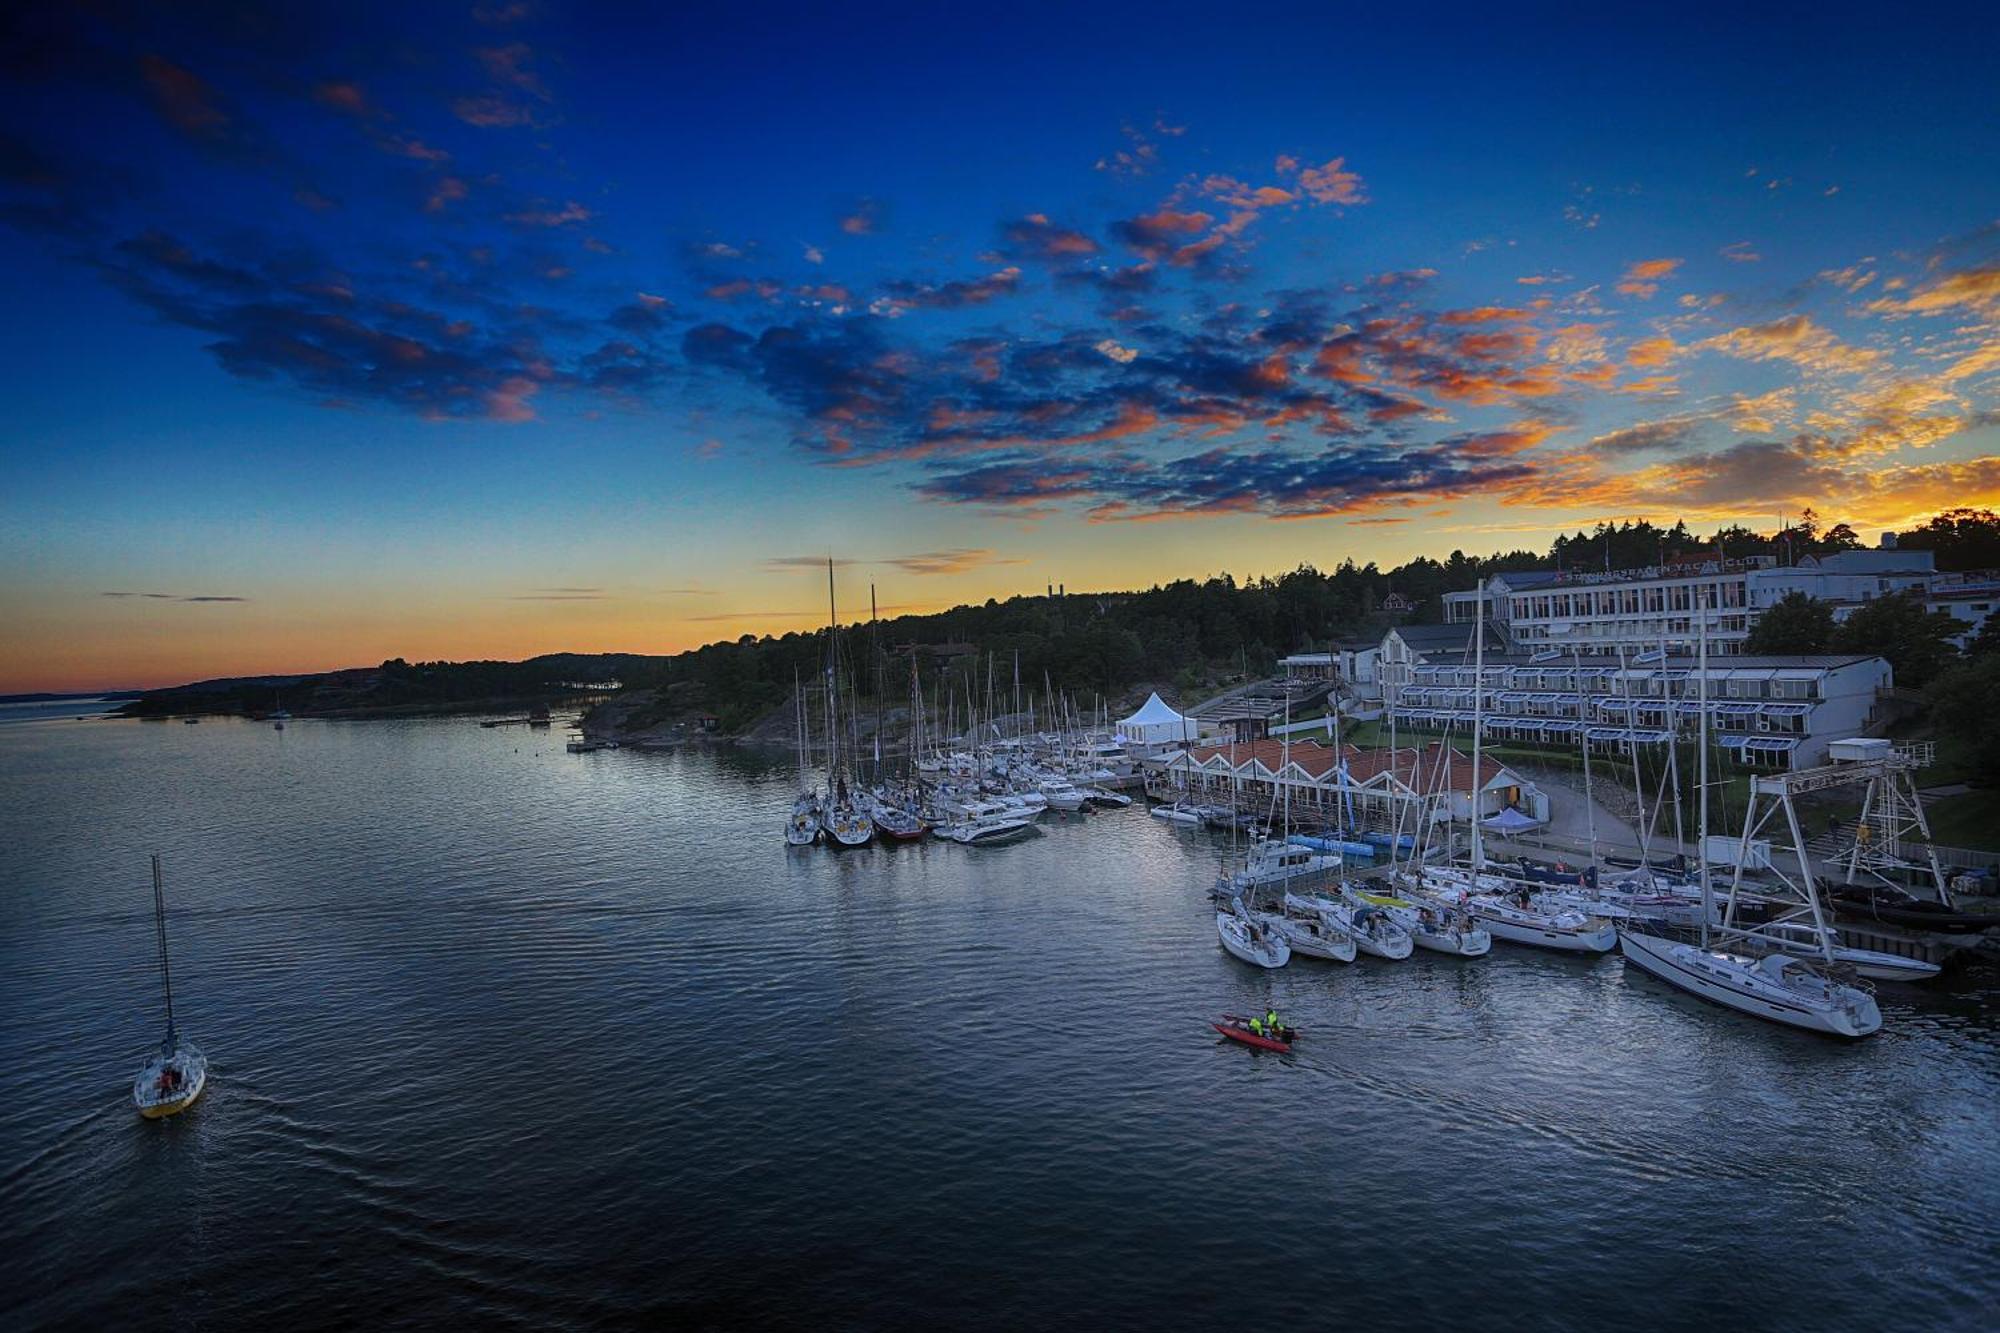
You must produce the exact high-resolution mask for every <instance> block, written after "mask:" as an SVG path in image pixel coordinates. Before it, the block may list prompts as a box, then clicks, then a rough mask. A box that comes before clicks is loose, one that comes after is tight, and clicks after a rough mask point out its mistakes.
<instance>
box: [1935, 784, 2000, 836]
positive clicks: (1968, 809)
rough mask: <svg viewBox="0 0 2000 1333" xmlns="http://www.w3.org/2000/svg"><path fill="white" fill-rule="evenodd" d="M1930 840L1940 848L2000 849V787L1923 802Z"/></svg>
mask: <svg viewBox="0 0 2000 1333" xmlns="http://www.w3.org/2000/svg"><path fill="white" fill-rule="evenodd" d="M1924 815H1925V817H1926V818H1927V819H1929V820H1930V825H1931V841H1932V842H1934V843H1936V844H1938V845H1939V846H1940V847H1970V848H1973V849H1975V850H1977V851H1982V852H2000V790H1994V789H1991V788H1989V789H1986V790H1982V791H1969V792H1966V793H1965V794H1964V795H1962V796H1943V797H1939V798H1938V799H1937V800H1935V801H1927V802H1925V804H1924Z"/></svg>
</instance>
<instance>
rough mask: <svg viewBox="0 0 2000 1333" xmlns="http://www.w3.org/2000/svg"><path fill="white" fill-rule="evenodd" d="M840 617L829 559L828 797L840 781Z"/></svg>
mask: <svg viewBox="0 0 2000 1333" xmlns="http://www.w3.org/2000/svg"><path fill="white" fill-rule="evenodd" d="M839 655H840V615H839V612H837V611H836V610H835V609H834V604H833V557H832V556H828V557H827V558H826V794H827V799H828V802H829V803H831V801H832V799H833V789H834V786H835V784H836V783H838V782H839V780H840V700H839V699H838V698H837V697H836V694H837V688H836V686H837V683H838V681H839V679H840V669H839Z"/></svg>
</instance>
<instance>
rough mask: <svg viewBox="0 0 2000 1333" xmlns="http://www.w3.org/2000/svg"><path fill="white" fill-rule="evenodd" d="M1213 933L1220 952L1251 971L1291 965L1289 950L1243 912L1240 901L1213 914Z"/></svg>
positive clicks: (1287, 945)
mask: <svg viewBox="0 0 2000 1333" xmlns="http://www.w3.org/2000/svg"><path fill="white" fill-rule="evenodd" d="M1215 933H1216V934H1217V935H1218V936H1220V937H1221V940H1222V947H1223V948H1225V949H1227V950H1228V951H1229V952H1230V953H1231V954H1233V955H1235V956H1236V957H1237V958H1240V959H1242V960H1243V961H1244V962H1246V963H1249V964H1250V965H1251V966H1252V967H1283V966H1284V965H1285V964H1286V963H1289V962H1291V961H1292V946H1291V945H1290V944H1289V943H1287V942H1286V940H1285V938H1284V937H1283V936H1281V935H1279V934H1278V933H1277V932H1275V931H1273V930H1271V929H1270V928H1269V927H1268V926H1265V925H1264V924H1263V923H1262V922H1260V921H1257V920H1256V919H1254V918H1253V917H1252V916H1251V915H1250V913H1249V912H1248V911H1246V910H1244V907H1243V900H1242V899H1241V898H1238V899H1237V900H1236V901H1234V902H1232V903H1231V904H1230V905H1229V910H1228V911H1226V912H1217V913H1216V914H1215Z"/></svg>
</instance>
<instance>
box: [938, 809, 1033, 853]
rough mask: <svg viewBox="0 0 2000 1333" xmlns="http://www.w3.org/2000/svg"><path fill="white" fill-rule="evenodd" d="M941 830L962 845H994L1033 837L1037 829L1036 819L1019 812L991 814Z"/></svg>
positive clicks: (950, 825) (956, 823)
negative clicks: (1018, 813) (1028, 817)
mask: <svg viewBox="0 0 2000 1333" xmlns="http://www.w3.org/2000/svg"><path fill="white" fill-rule="evenodd" d="M940 832H942V834H943V835H944V836H945V837H947V838H949V839H951V840H952V841H953V842H955V843H958V844H960V845H961V846H965V847H992V846H995V845H997V844H999V843H1004V842H1016V841H1018V840H1020V839H1022V838H1026V837H1031V836H1033V835H1034V834H1035V833H1036V832H1037V829H1036V828H1035V821H1034V820H1032V819H1027V818H1023V817H1022V816H1020V815H1017V814H1016V815H1009V814H990V815H983V816H979V817H977V818H973V819H964V820H959V821H956V822H954V823H950V824H947V825H945V826H944V828H943V829H942V830H940Z"/></svg>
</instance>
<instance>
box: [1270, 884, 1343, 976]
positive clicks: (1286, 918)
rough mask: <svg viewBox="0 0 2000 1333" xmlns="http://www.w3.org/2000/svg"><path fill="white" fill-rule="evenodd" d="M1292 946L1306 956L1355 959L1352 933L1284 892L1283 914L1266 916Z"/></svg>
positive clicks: (1339, 960)
mask: <svg viewBox="0 0 2000 1333" xmlns="http://www.w3.org/2000/svg"><path fill="white" fill-rule="evenodd" d="M1265 919H1266V920H1267V921H1268V922H1269V923H1270V924H1271V926H1272V928H1273V929H1274V930H1276V931H1277V932H1278V933H1279V934H1280V935H1282V936H1284V938H1285V943H1286V944H1288V945H1290V946H1291V949H1292V952H1293V953H1295V954H1302V955H1304V956H1305V957H1307V958H1323V959H1325V960H1326V961H1327V962H1329V963H1351V962H1353V961H1354V956H1355V947H1354V937H1353V936H1352V935H1350V934H1348V933H1347V932H1346V931H1345V930H1343V929H1341V928H1340V927H1339V926H1337V925H1335V924H1334V923H1333V922H1331V921H1329V920H1327V918H1326V916H1325V914H1324V913H1322V912H1320V910H1319V909H1318V908H1317V907H1313V906H1308V905H1307V903H1306V901H1305V900H1302V899H1300V898H1297V897H1295V896H1293V895H1292V894H1289V893H1288V894H1286V895H1285V913H1284V915H1283V916H1269V917H1266V918H1265Z"/></svg>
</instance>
